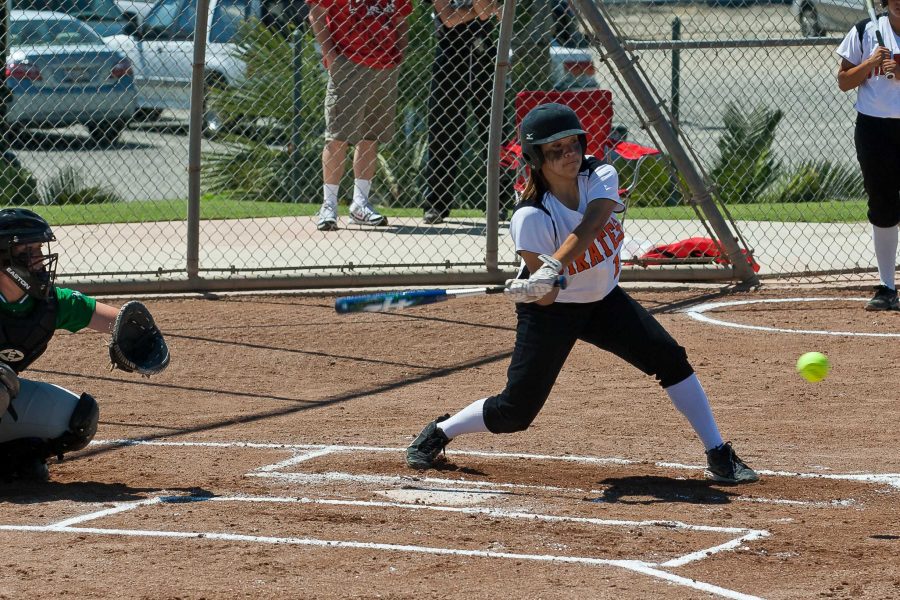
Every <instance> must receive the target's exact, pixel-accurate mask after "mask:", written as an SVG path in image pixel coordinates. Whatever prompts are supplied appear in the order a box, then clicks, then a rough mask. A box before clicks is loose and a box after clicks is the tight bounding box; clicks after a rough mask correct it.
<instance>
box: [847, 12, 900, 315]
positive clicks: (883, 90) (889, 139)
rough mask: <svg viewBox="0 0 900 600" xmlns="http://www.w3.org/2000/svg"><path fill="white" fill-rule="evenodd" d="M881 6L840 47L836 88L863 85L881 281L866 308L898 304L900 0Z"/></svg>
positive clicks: (863, 147) (867, 176)
mask: <svg viewBox="0 0 900 600" xmlns="http://www.w3.org/2000/svg"><path fill="white" fill-rule="evenodd" d="M882 6H884V7H885V8H887V15H886V16H882V17H879V18H878V19H877V21H875V22H872V21H870V20H869V19H866V20H865V21H861V22H860V23H859V24H857V25H856V27H854V28H853V29H851V30H850V31H849V32H847V35H845V36H844V40H843V41H842V42H841V45H840V46H838V49H837V53H838V56H840V57H841V66H840V68H839V69H838V74H837V80H838V87H839V88H840V89H841V91H842V92H847V91H850V90H852V89H854V88H858V89H859V93H858V95H857V98H856V106H855V108H856V111H857V114H856V129H855V132H854V136H853V138H854V142H855V144H856V158H857V160H858V161H859V167H860V169H861V170H862V176H863V184H864V185H865V188H866V196H868V200H869V202H868V205H869V210H868V217H869V223H871V224H872V244H873V246H874V247H875V261H876V262H877V263H878V276H879V278H880V279H881V282H880V283H879V285H878V287H876V288H875V295H874V296H873V297H872V299H871V300H869V302H868V304H866V310H897V308H898V307H900V302H898V300H897V285H896V282H895V277H894V268H895V265H896V264H897V224H898V223H900V170H898V169H897V165H900V66H898V64H900V0H882ZM878 33H880V34H881V36H880V37H881V41H883V42H884V46H882V45H880V44H879V43H878V40H879V36H878Z"/></svg>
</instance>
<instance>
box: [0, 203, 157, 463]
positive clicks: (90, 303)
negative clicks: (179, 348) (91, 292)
mask: <svg viewBox="0 0 900 600" xmlns="http://www.w3.org/2000/svg"><path fill="white" fill-rule="evenodd" d="M53 241H56V238H55V236H54V235H53V231H52V230H51V229H50V225H49V224H48V223H47V221H45V220H44V219H43V218H42V217H41V216H39V215H37V214H36V213H34V212H32V211H30V210H25V209H21V208H7V209H3V210H0V478H2V479H6V480H9V479H27V480H38V481H46V480H48V479H49V477H50V473H49V469H48V467H47V459H48V458H50V457H52V456H56V457H58V458H59V459H62V456H63V454H65V453H67V452H72V451H74V450H80V449H81V448H84V447H85V446H87V445H88V443H89V442H90V441H91V439H92V438H93V437H94V433H96V431H97V421H98V418H99V415H100V410H99V407H98V406H97V402H96V400H94V398H93V397H92V396H91V395H90V394H86V393H83V394H81V395H80V396H79V395H77V394H75V393H72V392H70V391H69V390H66V389H63V388H61V387H59V386H56V385H53V384H50V383H45V382H42V381H32V380H30V379H25V378H22V377H19V373H21V372H22V371H24V370H25V369H26V368H27V367H28V366H29V365H31V364H32V363H33V362H34V361H35V360H37V359H38V357H40V356H41V354H43V353H44V351H45V350H46V349H47V344H48V343H49V342H50V339H51V338H52V337H53V334H54V333H55V331H56V330H57V329H66V330H68V331H72V332H75V331H78V330H80V329H83V328H85V327H90V328H91V329H94V330H96V331H100V332H103V333H111V334H112V340H111V342H110V345H109V354H110V359H111V360H112V363H113V367H118V368H121V369H123V370H125V371H134V372H138V373H141V374H142V375H148V376H149V375H151V374H153V373H158V372H160V371H162V370H163V369H164V368H165V367H166V366H167V365H168V363H169V351H168V348H167V346H166V343H165V340H164V339H163V337H162V334H161V333H160V332H159V329H157V327H156V326H155V325H154V323H153V318H152V317H151V316H150V313H149V312H148V311H147V309H146V308H145V307H144V306H143V305H142V304H141V303H139V302H129V303H127V304H125V306H123V307H122V309H121V310H119V309H116V308H114V307H112V306H110V305H108V304H104V303H102V302H98V301H96V300H95V299H93V298H91V297H88V296H85V295H84V294H81V293H79V292H76V291H73V290H70V289H66V288H60V287H56V286H55V285H54V279H55V277H56V262H57V257H58V255H57V254H51V253H50V252H49V244H50V242H53ZM45 245H47V253H46V254H45V253H44V246H45Z"/></svg>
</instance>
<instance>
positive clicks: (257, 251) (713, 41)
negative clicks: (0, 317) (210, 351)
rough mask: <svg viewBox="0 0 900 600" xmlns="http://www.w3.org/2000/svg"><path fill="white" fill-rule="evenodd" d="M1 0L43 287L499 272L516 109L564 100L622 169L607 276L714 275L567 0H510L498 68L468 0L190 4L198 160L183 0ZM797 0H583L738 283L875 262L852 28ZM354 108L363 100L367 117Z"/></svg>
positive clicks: (616, 73) (13, 179) (667, 167)
mask: <svg viewBox="0 0 900 600" xmlns="http://www.w3.org/2000/svg"><path fill="white" fill-rule="evenodd" d="M20 1H21V0H14V2H13V5H12V10H11V12H9V15H8V22H7V29H8V35H7V36H6V39H7V44H6V47H5V49H4V54H5V56H6V70H5V85H4V86H2V89H3V90H4V91H5V96H6V100H5V102H4V108H3V110H4V111H5V119H4V125H3V133H4V136H3V137H4V140H5V143H6V144H5V145H6V152H5V153H4V155H3V160H2V161H0V175H2V182H0V189H2V194H3V204H4V205H6V206H29V207H32V208H33V209H35V210H36V211H38V212H40V213H41V214H43V215H44V216H46V217H47V218H48V220H49V221H50V222H51V224H52V225H54V230H55V232H56V234H57V238H58V239H59V245H60V246H61V248H60V253H61V257H60V265H59V279H60V281H61V282H62V283H64V284H67V285H76V284H77V285H79V286H81V287H82V288H84V289H86V290H95V291H100V290H113V289H117V290H119V289H132V290H150V289H159V290H174V289H204V288H206V289H209V288H220V289H235V288H245V289H246V288H253V287H259V288H261V287H314V286H315V287H318V286H323V285H335V286H340V285H354V284H356V285H364V284H366V283H369V284H371V285H384V284H389V283H396V284H399V283H403V282H405V283H410V284H414V283H436V282H443V283H457V282H458V283H462V282H476V281H478V282H480V281H498V280H502V279H504V278H505V277H507V276H508V274H509V273H510V272H512V271H513V270H514V269H515V267H516V266H517V264H518V260H517V257H516V256H515V253H514V250H513V248H512V245H511V242H510V240H509V236H508V218H509V214H510V210H511V208H512V206H513V204H514V202H515V197H516V188H517V186H518V185H520V184H521V177H522V168H521V167H520V166H519V164H518V163H519V161H518V157H517V154H516V149H515V148H516V147H515V142H516V139H515V138H516V136H515V132H516V125H517V122H518V120H519V119H520V118H521V116H522V114H523V112H522V111H523V110H525V108H526V107H527V105H528V103H529V102H534V101H536V100H537V101H540V100H541V99H542V98H543V99H558V100H561V101H565V102H568V103H570V104H571V105H573V108H575V109H576V112H579V114H580V115H581V116H582V119H583V120H585V121H586V122H590V128H589V129H590V134H591V136H590V137H591V141H590V146H591V148H590V149H591V151H592V152H594V153H595V154H602V155H603V156H604V157H605V158H606V159H607V160H610V161H612V162H614V164H616V166H617V167H618V168H619V170H620V173H621V176H622V177H621V179H622V181H621V183H622V187H623V192H625V193H626V194H627V196H628V204H629V208H628V212H627V213H626V219H625V232H626V240H625V246H624V248H623V258H624V259H625V265H626V268H625V270H624V272H623V278H625V279H646V280H649V279H682V280H684V279H716V278H718V279H722V278H725V279H728V278H734V273H733V271H732V270H731V269H730V268H729V265H728V263H727V260H723V259H722V258H721V257H719V256H717V255H719V254H721V250H722V248H721V244H720V243H719V238H720V237H721V236H720V235H717V231H714V228H711V227H710V224H709V219H708V218H707V215H706V214H704V212H703V211H701V210H699V209H698V206H697V204H696V202H695V198H692V192H691V191H690V190H689V188H688V186H686V185H685V180H684V176H683V173H679V172H678V169H676V168H675V167H674V165H673V162H672V161H671V160H670V159H669V151H668V149H667V148H665V147H663V145H661V144H660V142H659V138H658V136H657V135H656V134H655V133H656V132H655V130H654V127H653V126H652V124H651V125H648V124H647V123H646V122H645V121H646V117H645V116H643V115H642V113H643V112H644V111H642V110H640V109H639V108H638V106H639V105H638V104H637V103H635V99H634V90H632V89H629V86H628V85H627V84H623V82H622V79H621V73H620V69H619V68H616V67H615V66H614V61H612V60H610V56H609V54H608V53H609V49H608V48H604V47H603V45H602V44H601V43H600V42H599V41H598V39H597V37H596V36H595V32H594V31H592V29H591V28H590V27H587V26H586V23H587V21H586V20H585V19H584V15H583V14H579V13H578V12H577V11H576V10H575V8H574V5H573V4H567V3H566V2H565V0H525V1H523V2H519V3H518V4H517V5H516V7H515V18H514V21H513V26H512V37H511V40H510V48H511V49H510V51H509V53H508V56H503V57H500V60H499V61H498V60H497V57H496V53H497V47H498V38H499V35H500V30H501V27H500V17H501V6H500V5H499V4H497V3H495V2H493V1H491V0H477V1H476V0H471V1H470V0H435V1H434V2H433V3H432V2H413V3H410V4H405V3H404V2H403V0H379V1H377V2H376V1H374V0H366V1H359V2H349V3H345V4H342V5H338V4H334V5H331V4H329V3H328V2H325V1H323V2H320V3H319V4H317V5H309V4H307V3H305V2H297V1H294V0H209V6H208V21H207V22H206V25H207V27H205V28H203V29H205V33H206V39H205V64H204V65H203V69H202V76H201V77H200V79H199V81H200V82H201V84H202V90H203V94H202V97H203V98H204V102H203V111H202V113H201V114H202V119H201V120H200V121H202V122H198V123H196V128H202V134H203V139H202V145H201V150H202V152H201V157H202V158H201V165H200V170H199V172H197V173H191V172H189V171H190V170H189V169H188V163H189V139H190V138H189V135H188V134H189V130H190V125H189V118H188V117H189V109H190V99H191V80H192V74H193V71H194V69H193V67H194V64H193V62H194V59H193V57H194V50H195V40H194V36H195V32H196V31H197V25H198V22H197V5H198V2H197V0H159V1H158V2H156V3H142V2H114V1H113V0H104V2H99V0H90V1H89V0H84V1H82V0H78V1H77V2H69V3H68V4H66V6H64V7H58V6H54V5H52V1H51V0H28V2H27V3H26V4H27V5H26V4H22V5H19V4H17V2H20ZM203 3H205V2H203ZM203 3H201V6H202V4H203ZM797 6H798V8H797V9H796V10H792V7H791V5H788V4H775V3H772V4H769V3H756V2H740V3H731V2H718V1H715V0H711V1H710V2H691V3H684V2H653V3H648V2H633V1H616V2H609V3H604V4H601V5H597V7H598V8H599V9H600V12H601V14H602V16H603V17H604V18H605V19H606V21H607V22H608V24H609V25H610V26H611V27H612V29H613V30H614V32H615V33H616V34H617V37H618V41H619V43H620V44H621V45H622V47H624V49H625V52H626V56H627V59H628V60H629V61H631V63H632V64H633V66H634V68H636V69H637V70H638V72H639V73H640V75H641V77H642V78H643V80H644V81H645V82H646V84H647V85H648V86H649V87H650V89H651V90H653V91H654V92H655V96H656V101H657V102H658V103H659V105H660V107H661V108H662V109H663V111H664V113H665V115H666V117H667V120H669V121H670V122H671V123H672V125H673V126H674V127H675V128H676V130H677V133H678V135H679V141H680V142H681V143H682V144H683V146H684V148H685V149H686V150H687V152H688V154H689V155H690V156H691V157H692V160H693V161H694V164H695V167H696V168H697V169H698V170H699V172H700V173H701V174H702V176H703V177H704V180H705V181H706V182H707V183H708V185H709V186H710V189H711V190H712V192H713V197H714V198H715V199H716V201H717V205H718V207H719V210H721V211H722V213H723V214H724V215H725V217H726V220H727V222H728V224H729V227H730V228H731V232H730V234H729V235H734V236H736V237H737V238H738V240H739V242H740V246H741V247H742V248H743V249H744V250H745V251H746V252H748V253H752V254H753V256H754V259H755V261H756V263H757V264H758V266H759V267H760V271H759V276H761V277H776V276H784V275H800V276H802V277H805V278H806V279H809V280H819V279H824V278H842V279H849V278H851V277H859V276H860V275H859V274H860V273H873V272H874V256H873V254H872V252H871V250H870V246H871V244H870V242H869V227H868V224H867V222H866V213H865V200H864V195H863V190H862V183H861V177H860V175H859V170H858V166H857V165H856V162H855V155H854V150H853V144H852V127H853V119H854V110H853V106H852V105H853V99H852V98H851V97H850V96H848V95H846V94H842V93H840V92H839V91H838V89H837V85H836V83H835V72H836V69H837V65H838V62H839V61H838V59H837V57H836V55H835V54H834V49H835V47H836V45H837V42H838V41H839V38H840V36H842V35H843V33H844V31H845V30H849V27H850V26H852V23H849V24H848V25H847V26H846V27H843V26H841V27H840V28H839V29H836V30H835V31H834V32H828V33H826V32H825V29H824V28H825V27H832V26H834V27H837V26H835V25H833V24H832V23H831V22H830V21H828V20H827V18H828V17H827V15H822V16H821V18H820V15H819V14H817V13H812V15H811V13H810V9H809V8H807V9H806V10H800V8H801V7H802V6H805V5H800V4H798V5H797ZM316 7H318V8H319V9H320V10H319V11H318V12H317V10H316ZM329 7H331V8H330V9H329ZM24 9H28V10H24ZM54 9H55V12H48V10H50V11H53V10H54ZM329 10H330V12H329ZM341 10H343V11H345V14H342V13H341V12H340V11H341ZM860 12H862V11H860ZM311 13H312V16H313V18H312V19H311V18H310V14H311ZM98 15H99V16H98ZM316 17H318V18H319V21H318V22H315V19H316ZM325 17H327V19H326V18H325ZM813 17H815V19H816V20H815V21H814V22H813V21H811V19H812V18H813ZM848 18H855V17H848ZM859 18H860V19H861V18H863V16H862V15H860V16H859ZM811 23H812V24H811ZM801 24H802V28H801ZM803 31H805V32H806V33H808V34H823V35H826V36H827V35H832V36H837V37H831V38H828V37H821V36H820V37H811V38H807V37H804V36H803V33H802V32H803ZM323 32H324V33H325V35H326V37H323ZM329 36H330V37H329ZM354 36H356V37H355V38H354ZM335 40H338V43H335ZM323 42H325V44H324V45H323ZM348 55H349V56H352V57H353V60H348V59H347V58H346V57H347V56H348ZM354 61H355V62H354ZM325 63H329V68H328V69H326V67H325ZM498 64H499V65H501V67H502V69H501V73H502V74H503V75H504V77H503V79H502V81H501V83H502V84H503V85H502V89H503V93H502V97H503V102H504V107H503V112H502V114H503V123H502V124H501V125H500V132H501V136H500V137H501V139H502V148H501V149H500V164H499V165H497V166H496V167H493V168H496V169H498V171H499V177H498V179H499V194H498V197H497V198H496V203H497V204H496V212H492V211H491V210H489V208H490V207H491V202H493V201H494V200H493V199H491V200H490V201H489V199H488V198H489V195H488V193H487V191H486V190H487V189H488V186H487V185H486V183H487V179H488V177H487V176H488V169H489V168H491V167H488V166H487V165H489V164H490V163H489V162H488V160H487V159H488V155H489V153H488V131H489V120H490V113H491V110H490V109H491V98H492V92H493V89H494V74H495V69H496V65H498ZM329 70H330V72H331V77H330V78H329ZM329 82H330V83H329ZM329 85H331V88H332V89H331V90H329ZM329 107H332V108H330V109H329ZM360 107H369V109H370V114H375V115H381V116H382V119H381V120H380V121H379V122H378V123H375V124H373V123H371V122H368V123H367V122H364V120H362V119H359V118H358V116H356V115H358V114H359V113H357V112H355V111H357V110H359V109H360ZM329 110H331V112H330V116H329V119H328V120H326V115H327V114H329ZM195 131H196V130H195ZM373 138H374V139H379V141H378V143H377V144H372V143H367V140H370V139H373ZM342 142H349V143H347V144H343V143H342ZM622 142H624V144H623V143H622ZM495 150H496V149H495ZM191 176H199V177H200V182H201V191H202V196H201V197H200V200H199V223H192V222H191V221H190V220H189V219H188V215H189V213H190V211H189V202H188V195H189V194H188V192H189V177H191ZM326 179H330V180H331V182H330V183H332V185H333V186H336V188H334V187H332V188H330V189H328V190H327V189H326V186H324V185H323V183H325V180H326ZM360 182H362V183H360ZM365 182H370V184H369V183H365ZM335 189H337V193H336V194H335V191H334V190H335ZM332 207H333V208H332ZM332 209H334V211H335V213H336V214H333V215H332V214H331V212H330V211H332ZM351 213H353V214H351ZM323 215H324V217H325V218H324V219H323ZM494 217H496V219H495V218H494ZM381 218H383V220H382V219H381ZM329 220H331V221H333V224H330V223H328V222H327V221H329ZM323 222H324V225H323ZM332 225H333V226H332ZM192 227H196V236H197V248H196V263H197V264H196V267H195V269H194V270H192V269H191V268H190V262H191V259H190V256H191V249H190V239H191V236H192ZM697 238H702V239H707V238H709V239H712V244H711V245H706V246H702V247H701V246H700V245H697V244H695V246H693V247H688V248H687V249H685V247H684V245H681V246H678V247H677V248H678V251H677V252H675V255H676V256H679V257H680V258H678V259H676V260H673V259H672V258H671V256H670V255H671V254H672V252H670V250H672V249H673V248H676V246H677V243H678V242H684V241H685V240H690V239H697ZM672 244H676V246H671V245H672ZM667 245H668V246H667ZM663 246H667V247H666V248H661V247H663ZM654 249H655V250H656V251H655V252H654ZM692 250H693V251H692ZM648 251H650V254H647V253H648ZM667 252H668V254H667ZM679 253H680V254H679Z"/></svg>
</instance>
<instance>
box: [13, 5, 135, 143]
mask: <svg viewBox="0 0 900 600" xmlns="http://www.w3.org/2000/svg"><path fill="white" fill-rule="evenodd" d="M6 86H7V88H8V90H9V93H10V96H9V98H10V99H9V104H8V105H7V113H6V120H7V122H8V123H9V124H10V127H11V129H12V131H13V132H14V133H15V132H16V130H17V129H22V128H24V127H36V128H44V127H66V126H69V125H76V124H81V125H85V126H86V127H87V128H88V131H89V132H90V134H91V137H92V138H94V139H95V140H97V141H98V142H101V143H111V142H113V141H115V140H116V139H117V138H118V137H119V133H120V132H121V131H122V129H124V128H125V125H126V124H127V123H128V121H129V120H130V119H131V117H132V115H133V114H134V111H135V108H136V106H137V104H136V102H137V91H136V89H135V86H134V77H133V71H132V67H131V61H130V60H128V58H127V57H126V56H125V54H124V53H122V52H118V51H116V50H113V49H112V48H110V47H109V46H107V45H106V44H105V43H104V42H103V39H102V38H101V37H100V36H99V35H98V34H97V32H96V31H94V30H93V29H92V28H90V27H88V26H87V25H86V24H85V23H82V22H81V21H79V20H77V19H75V18H73V17H70V16H68V15H65V14H63V13H58V12H51V11H21V10H13V11H11V12H10V22H9V55H8V58H7V62H6Z"/></svg>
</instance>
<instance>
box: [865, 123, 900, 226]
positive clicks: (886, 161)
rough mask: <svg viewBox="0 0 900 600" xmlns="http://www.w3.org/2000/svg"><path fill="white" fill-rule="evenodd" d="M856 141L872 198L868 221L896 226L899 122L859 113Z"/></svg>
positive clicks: (899, 188)
mask: <svg viewBox="0 0 900 600" xmlns="http://www.w3.org/2000/svg"><path fill="white" fill-rule="evenodd" d="M853 141H854V142H855V143H856V158H857V160H859V168H860V169H861V170H862V176H863V185H864V186H865V188H866V195H867V196H868V198H869V212H868V217H869V222H870V223H871V224H872V225H875V226H876V227H894V226H895V225H897V224H898V223H900V119H882V118H879V117H870V116H869V115H864V114H861V113H857V114H856V130H855V131H854V134H853Z"/></svg>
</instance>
